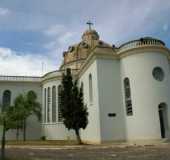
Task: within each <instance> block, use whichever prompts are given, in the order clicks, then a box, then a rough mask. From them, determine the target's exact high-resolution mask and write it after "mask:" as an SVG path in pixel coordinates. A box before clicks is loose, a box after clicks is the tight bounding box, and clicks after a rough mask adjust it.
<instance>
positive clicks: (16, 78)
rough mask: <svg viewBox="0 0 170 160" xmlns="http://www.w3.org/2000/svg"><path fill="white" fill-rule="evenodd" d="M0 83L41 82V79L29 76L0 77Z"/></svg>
mask: <svg viewBox="0 0 170 160" xmlns="http://www.w3.org/2000/svg"><path fill="white" fill-rule="evenodd" d="M0 81H15V82H17V81H20V82H41V77H29V76H1V75H0Z"/></svg>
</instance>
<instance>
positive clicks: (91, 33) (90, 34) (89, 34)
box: [82, 30, 99, 42]
mask: <svg viewBox="0 0 170 160" xmlns="http://www.w3.org/2000/svg"><path fill="white" fill-rule="evenodd" d="M82 40H83V41H87V42H88V41H90V40H99V34H98V33H97V32H96V30H86V31H85V32H84V33H83V35H82Z"/></svg>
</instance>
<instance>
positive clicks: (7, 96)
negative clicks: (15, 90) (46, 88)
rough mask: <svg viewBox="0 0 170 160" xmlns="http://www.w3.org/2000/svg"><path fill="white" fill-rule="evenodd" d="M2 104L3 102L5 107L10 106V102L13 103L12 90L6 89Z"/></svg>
mask: <svg viewBox="0 0 170 160" xmlns="http://www.w3.org/2000/svg"><path fill="white" fill-rule="evenodd" d="M2 104H3V107H7V106H10V104H11V91H9V90H5V91H4V93H3V99H2Z"/></svg>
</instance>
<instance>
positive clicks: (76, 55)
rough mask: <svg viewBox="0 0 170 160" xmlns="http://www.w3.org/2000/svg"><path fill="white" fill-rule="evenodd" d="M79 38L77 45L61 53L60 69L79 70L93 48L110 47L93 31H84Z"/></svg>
mask: <svg viewBox="0 0 170 160" xmlns="http://www.w3.org/2000/svg"><path fill="white" fill-rule="evenodd" d="M81 38H82V39H81V41H80V42H79V43H77V44H74V45H71V46H69V47H68V50H67V51H65V52H64V53H63V57H64V61H63V64H62V66H61V67H60V69H64V68H68V67H69V68H72V69H79V68H80V67H81V65H82V64H83V63H84V61H85V59H86V58H87V56H88V55H89V54H90V53H91V51H92V50H93V49H94V48H95V47H97V46H99V47H112V46H111V45H109V44H107V43H105V42H103V41H101V40H100V36H99V34H98V33H97V31H96V30H94V29H88V30H86V31H85V32H84V33H83V35H82V37H81Z"/></svg>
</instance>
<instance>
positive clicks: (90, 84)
mask: <svg viewBox="0 0 170 160" xmlns="http://www.w3.org/2000/svg"><path fill="white" fill-rule="evenodd" d="M89 101H90V103H92V102H93V82H92V75H91V74H89Z"/></svg>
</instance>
